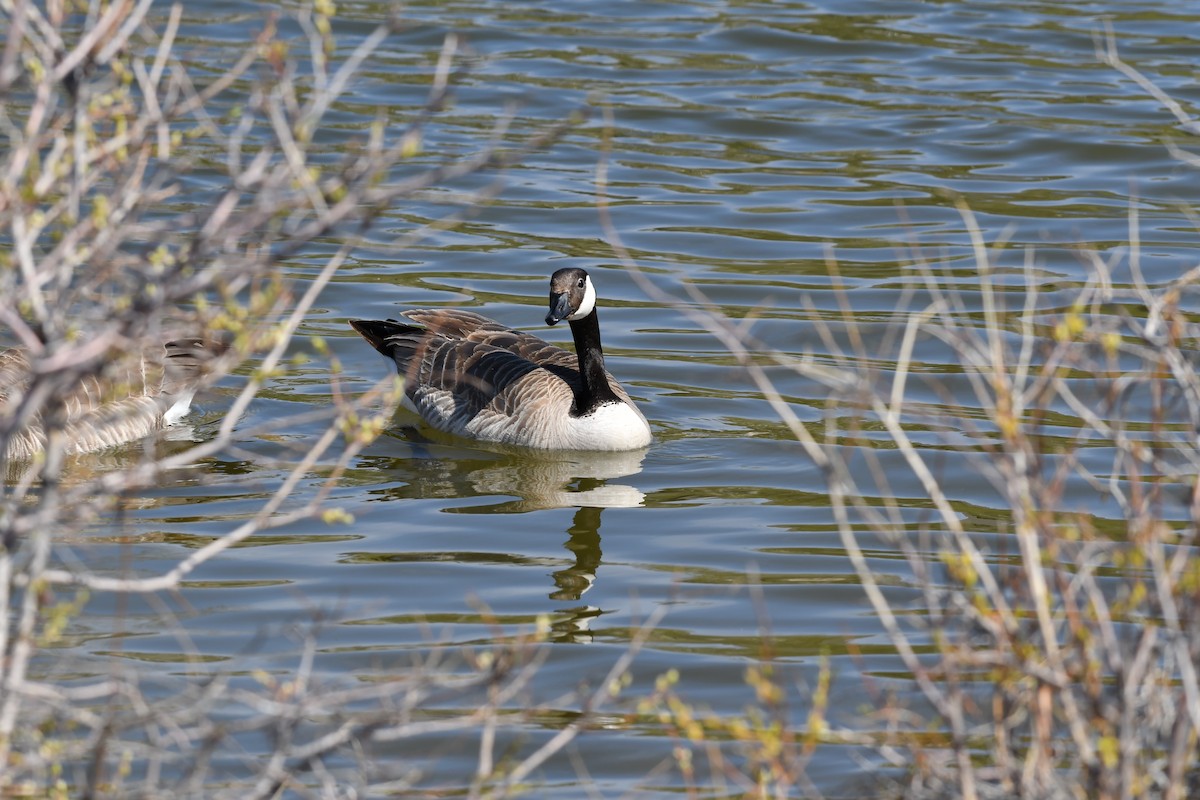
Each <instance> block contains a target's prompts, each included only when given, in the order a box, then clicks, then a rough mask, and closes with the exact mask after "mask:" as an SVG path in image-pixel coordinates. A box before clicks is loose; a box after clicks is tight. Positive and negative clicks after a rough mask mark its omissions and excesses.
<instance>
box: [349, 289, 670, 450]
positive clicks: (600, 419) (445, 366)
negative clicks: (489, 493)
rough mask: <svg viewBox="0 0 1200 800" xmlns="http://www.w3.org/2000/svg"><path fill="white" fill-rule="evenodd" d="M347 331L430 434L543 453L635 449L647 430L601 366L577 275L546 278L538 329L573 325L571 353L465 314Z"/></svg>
mask: <svg viewBox="0 0 1200 800" xmlns="http://www.w3.org/2000/svg"><path fill="white" fill-rule="evenodd" d="M400 316H401V317H402V319H400V320H378V321H370V320H361V319H356V320H351V321H350V325H351V326H353V327H354V330H356V331H358V332H359V333H360V334H361V335H362V337H363V338H364V339H366V340H367V341H368V342H370V343H371V345H372V346H373V347H374V348H375V349H376V350H378V351H379V352H380V353H382V354H383V355H385V356H387V357H388V358H390V359H392V360H393V361H395V362H396V371H397V372H398V373H399V374H400V376H401V377H402V378H404V391H405V395H406V399H407V400H408V402H409V403H410V404H411V407H412V408H413V409H415V410H416V412H417V413H418V414H420V415H421V417H422V418H424V419H425V421H426V422H428V423H429V424H430V425H432V426H433V427H434V428H437V429H438V430H440V431H444V432H446V433H451V434H455V435H458V436H465V437H469V438H472V439H477V440H479V441H484V442H495V443H498V444H508V445H516V446H519V447H530V448H537V449H541V450H609V451H622V450H636V449H638V448H641V447H645V446H646V445H648V444H650V438H651V435H650V425H649V424H648V423H647V422H646V418H645V417H644V416H642V412H641V411H639V410H638V408H637V406H635V405H634V404H633V401H632V400H630V399H629V395H628V394H626V392H625V390H624V389H622V388H621V386H620V385H619V384H618V383H617V382H616V380H614V379H613V377H612V375H610V374H608V372H607V371H606V370H605V369H604V352H603V350H602V349H601V347H600V324H599V321H598V319H597V317H596V290H595V287H593V286H592V279H591V277H590V276H589V275H588V274H587V272H585V271H584V270H582V269H579V268H577V267H570V268H566V269H560V270H558V271H557V272H555V273H554V275H553V276H551V278H550V313H548V314H547V315H546V324H547V325H554V324H555V323H557V322H559V321H560V320H564V319H565V320H567V321H568V322H569V323H570V324H571V334H572V336H573V337H574V339H575V353H571V352H569V351H567V350H564V349H562V348H561V347H557V346H555V345H552V344H550V343H549V342H545V341H543V340H542V339H539V338H538V337H536V336H534V335H533V334H529V333H523V332H521V331H515V330H511V329H509V328H506V327H504V326H503V325H501V324H500V323H498V322H495V321H494V320H490V319H488V318H487V317H483V316H480V315H479V314H473V313H471V312H469V311H455V310H451V309H419V310H414V311H405V312H404V313H402V314H401V315H400Z"/></svg>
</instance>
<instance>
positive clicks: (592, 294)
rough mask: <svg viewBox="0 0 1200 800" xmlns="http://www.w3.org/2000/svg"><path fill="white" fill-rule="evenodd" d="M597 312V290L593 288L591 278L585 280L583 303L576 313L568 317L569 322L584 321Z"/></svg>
mask: <svg viewBox="0 0 1200 800" xmlns="http://www.w3.org/2000/svg"><path fill="white" fill-rule="evenodd" d="M595 310H596V289H595V288H594V287H593V286H592V279H591V278H590V277H588V278H584V286H583V302H582V303H580V304H579V308H578V309H576V310H575V312H574V313H572V314H570V315H569V316H568V317H567V321H568V322H573V321H574V320H577V319H583V318H584V317H586V316H587V315H588V314H590V313H592V312H593V311H595Z"/></svg>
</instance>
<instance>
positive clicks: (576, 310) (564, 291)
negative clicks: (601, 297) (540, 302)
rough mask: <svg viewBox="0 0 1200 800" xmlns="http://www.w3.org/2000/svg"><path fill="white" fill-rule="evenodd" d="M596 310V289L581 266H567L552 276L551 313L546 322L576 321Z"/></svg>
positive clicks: (548, 323)
mask: <svg viewBox="0 0 1200 800" xmlns="http://www.w3.org/2000/svg"><path fill="white" fill-rule="evenodd" d="M595 310H596V289H595V287H593V286H592V279H591V277H590V276H589V275H588V274H587V272H586V271H585V270H582V269H580V268H579V267H565V268H563V269H560V270H559V271H558V272H555V273H554V274H553V275H551V276H550V313H549V314H547V315H546V324H547V325H554V324H556V323H557V322H559V321H560V320H564V319H565V320H566V321H567V322H574V321H575V320H580V319H583V318H584V317H587V316H588V315H589V314H592V313H593V312H594V311H595Z"/></svg>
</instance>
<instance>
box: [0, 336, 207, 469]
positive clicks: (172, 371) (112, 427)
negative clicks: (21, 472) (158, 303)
mask: <svg viewBox="0 0 1200 800" xmlns="http://www.w3.org/2000/svg"><path fill="white" fill-rule="evenodd" d="M223 349H224V347H223V346H220V345H216V344H213V343H211V342H206V341H205V340H203V339H199V338H181V339H176V340H172V341H169V342H167V343H166V344H165V345H161V346H158V347H155V348H152V349H150V350H148V351H147V352H146V353H143V354H141V356H140V357H137V358H131V359H129V362H128V363H122V364H120V365H119V366H117V367H112V368H110V369H107V370H105V371H104V372H103V373H101V374H99V375H92V376H88V377H86V378H84V379H83V380H80V381H78V382H77V383H76V384H74V385H73V386H70V387H66V388H65V390H64V394H63V399H62V417H63V418H62V431H63V434H64V437H65V448H64V450H65V452H66V453H67V454H78V453H90V452H94V451H97V450H103V449H105V448H109V447H116V446H118V445H122V444H126V443H128V442H132V441H136V440H138V439H142V438H144V437H146V436H149V435H150V434H152V433H154V432H155V431H158V430H160V429H162V428H164V427H166V426H168V425H173V424H175V423H176V422H178V421H179V420H180V419H181V418H182V417H183V416H184V415H185V414H187V413H188V411H189V410H190V409H191V403H192V398H193V397H194V396H195V393H196V389H197V387H198V385H199V383H200V380H201V378H202V377H203V376H204V374H205V372H206V371H207V370H206V366H207V365H208V364H209V363H210V362H211V361H212V360H213V359H214V358H215V357H216V356H217V355H218V354H219V353H220V352H221V351H222V350H223ZM32 371H33V365H32V363H31V361H30V358H29V354H28V353H27V352H26V351H25V350H24V349H22V348H11V349H8V350H4V351H0V431H2V430H5V429H9V428H11V429H12V430H11V433H10V435H9V438H8V446H7V454H8V458H9V459H27V458H31V457H32V456H34V455H36V454H37V453H40V452H41V451H43V450H44V449H45V447H46V439H47V431H46V426H45V420H44V419H43V414H42V411H41V408H42V406H43V405H44V404H43V403H33V404H31V409H32V410H31V411H26V410H25V408H24V406H25V403H24V401H25V398H26V395H27V393H28V392H29V391H30V390H31V388H32V381H31V375H32ZM35 407H36V408H35ZM19 416H26V418H25V419H18V417H19Z"/></svg>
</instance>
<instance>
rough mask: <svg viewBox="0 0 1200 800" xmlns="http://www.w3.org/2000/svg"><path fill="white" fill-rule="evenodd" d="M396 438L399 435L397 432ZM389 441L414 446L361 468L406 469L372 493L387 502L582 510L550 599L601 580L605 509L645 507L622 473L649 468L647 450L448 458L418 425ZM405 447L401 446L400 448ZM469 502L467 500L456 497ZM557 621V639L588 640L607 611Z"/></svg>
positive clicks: (475, 510)
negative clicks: (397, 480) (399, 479)
mask: <svg viewBox="0 0 1200 800" xmlns="http://www.w3.org/2000/svg"><path fill="white" fill-rule="evenodd" d="M392 437H394V438H392ZM385 438H390V439H392V440H391V441H390V442H389V443H388V444H389V446H390V447H394V446H395V445H400V444H403V445H406V449H408V452H407V453H405V455H403V456H399V455H397V456H396V457H393V458H386V457H379V456H373V457H367V458H365V459H364V460H363V461H362V462H361V463H360V467H361V468H363V469H364V470H366V471H368V472H369V473H371V474H373V475H377V474H378V471H379V470H387V471H390V472H393V473H406V474H405V475H404V480H405V483H404V484H403V485H400V486H392V487H388V488H386V489H381V490H378V491H376V492H372V494H376V495H382V496H383V498H385V499H387V500H395V501H398V502H403V501H405V500H411V499H414V498H425V499H428V498H445V499H447V500H448V501H449V502H447V504H446V506H445V507H444V508H443V509H442V510H443V511H444V512H446V513H454V514H522V513H527V512H531V511H541V510H546V509H554V508H576V509H577V511H576V512H575V514H574V516H573V518H572V523H571V525H570V527H569V528H567V530H566V533H567V536H568V538H567V540H566V541H565V542H564V547H565V549H566V550H567V553H568V554H569V560H565V561H564V562H560V563H561V564H562V566H561V568H559V569H555V570H554V571H553V572H552V573H550V574H551V577H552V580H553V582H554V586H553V587H552V588H550V590H549V591H548V597H549V598H550V599H551V600H554V601H558V602H568V603H570V602H578V601H580V600H581V599H582V597H583V595H584V594H585V593H586V592H587V591H588V590H589V589H590V588H591V587H592V586H593V584H594V583H595V582H596V579H597V574H598V571H599V568H600V564H601V560H602V552H601V548H600V525H601V518H602V515H603V512H604V510H606V509H610V508H630V507H635V506H640V505H643V504H644V502H645V499H646V496H645V494H644V493H643V492H642V491H641V490H639V489H637V488H636V487H634V486H632V485H630V484H628V483H624V482H621V481H620V479H621V478H626V477H629V476H632V475H636V474H637V473H639V472H641V470H642V461H643V459H644V458H645V455H646V450H644V449H643V450H635V451H629V452H616V453H570V452H555V453H536V454H531V453H529V452H528V451H520V452H511V451H507V452H506V451H501V450H495V449H489V450H486V451H480V450H478V449H472V450H471V451H470V452H464V451H462V450H457V451H452V452H451V453H448V454H447V456H446V457H436V456H435V453H436V452H437V451H438V450H439V449H440V447H439V445H438V444H436V443H434V442H430V441H429V440H422V437H421V435H420V434H419V433H417V432H416V431H414V430H406V431H397V432H396V433H393V434H391V435H390V436H388V437H385ZM397 449H399V448H397ZM497 495H499V496H501V497H503V498H505V499H498V501H497V502H488V503H484V504H480V503H479V502H478V501H479V498H480V497H496V496H497ZM455 500H461V501H462V502H461V503H455V502H454V501H455ZM433 557H434V554H431V553H392V554H387V555H384V554H379V553H376V554H373V556H372V559H371V560H373V561H380V560H387V561H409V560H428V559H430V558H433ZM492 558H495V559H496V560H502V561H508V560H513V559H514V558H515V559H516V560H518V561H524V559H522V558H521V557H519V556H516V557H514V556H513V555H512V554H505V555H504V556H500V555H498V554H493V555H492V556H491V557H488V556H485V555H484V554H481V553H458V552H455V553H441V554H438V556H437V559H438V560H449V561H468V562H469V561H477V560H480V559H482V560H491V559H492ZM555 613H556V617H557V620H556V622H555V623H554V624H553V629H554V631H555V634H556V635H555V637H554V638H560V639H569V640H572V641H586V639H587V638H589V637H590V633H588V632H587V627H588V623H589V622H590V620H591V619H592V618H593V617H596V616H599V615H600V613H601V612H600V610H599V609H598V608H594V607H591V606H579V607H574V608H560V609H557V610H556V612H555Z"/></svg>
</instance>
